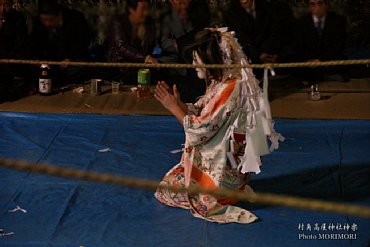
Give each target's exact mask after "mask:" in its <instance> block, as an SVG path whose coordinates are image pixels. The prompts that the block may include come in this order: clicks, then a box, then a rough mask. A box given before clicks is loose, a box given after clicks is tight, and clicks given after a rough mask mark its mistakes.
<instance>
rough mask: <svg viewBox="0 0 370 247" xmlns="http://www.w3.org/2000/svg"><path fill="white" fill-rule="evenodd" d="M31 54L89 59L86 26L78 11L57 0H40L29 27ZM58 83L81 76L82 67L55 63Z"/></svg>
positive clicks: (79, 78) (67, 81)
mask: <svg viewBox="0 0 370 247" xmlns="http://www.w3.org/2000/svg"><path fill="white" fill-rule="evenodd" d="M30 38H31V42H30V43H31V48H32V49H31V51H32V56H33V58H36V59H46V60H56V61H70V60H75V61H76V60H87V59H89V45H90V43H91V41H92V33H91V32H90V27H89V25H88V23H87V21H86V19H85V17H84V16H83V14H82V13H80V12H78V11H76V10H71V9H68V8H65V7H63V6H61V5H59V3H58V1H57V0H40V1H39V4H38V16H37V17H36V18H35V19H34V20H33V26H32V31H31V37H30ZM53 71H54V72H55V73H56V75H55V80H54V82H55V81H56V80H58V82H59V83H60V84H64V83H75V82H76V81H77V82H81V81H82V80H84V79H85V78H84V75H83V74H84V73H83V69H81V68H77V67H69V68H62V67H55V68H53Z"/></svg>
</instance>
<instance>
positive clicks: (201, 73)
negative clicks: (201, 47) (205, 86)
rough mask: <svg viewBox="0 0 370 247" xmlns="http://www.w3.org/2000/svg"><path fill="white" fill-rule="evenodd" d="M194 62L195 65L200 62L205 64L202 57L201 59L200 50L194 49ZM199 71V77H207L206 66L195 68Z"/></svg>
mask: <svg viewBox="0 0 370 247" xmlns="http://www.w3.org/2000/svg"><path fill="white" fill-rule="evenodd" d="M193 64H194V65H199V64H204V63H203V61H202V59H200V57H199V55H198V52H196V51H194V52H193ZM195 70H196V71H197V75H198V78H199V79H205V78H206V69H205V68H195Z"/></svg>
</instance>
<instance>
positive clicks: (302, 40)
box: [295, 0, 346, 81]
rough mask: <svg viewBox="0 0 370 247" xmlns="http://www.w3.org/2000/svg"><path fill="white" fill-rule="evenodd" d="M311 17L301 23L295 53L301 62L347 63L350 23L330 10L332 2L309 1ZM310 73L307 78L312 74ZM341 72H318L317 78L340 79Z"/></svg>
mask: <svg viewBox="0 0 370 247" xmlns="http://www.w3.org/2000/svg"><path fill="white" fill-rule="evenodd" d="M308 3H309V10H310V11H309V13H308V14H307V15H304V16H303V17H301V18H300V19H299V20H298V23H297V30H296V38H295V39H296V40H295V49H296V52H297V60H298V61H309V62H315V61H327V60H341V59H345V57H344V54H343V50H344V47H345V42H346V19H345V17H343V16H340V15H338V14H336V13H334V12H331V11H329V10H330V1H329V0H309V1H308ZM312 72H313V71H312V70H310V71H309V72H308V73H307V74H311V73H312ZM338 72H339V71H338V68H328V69H315V73H313V74H312V75H314V76H315V77H316V76H317V77H325V76H327V75H337V76H334V77H337V79H338V80H339V81H341V80H342V78H340V77H341V76H339V74H338Z"/></svg>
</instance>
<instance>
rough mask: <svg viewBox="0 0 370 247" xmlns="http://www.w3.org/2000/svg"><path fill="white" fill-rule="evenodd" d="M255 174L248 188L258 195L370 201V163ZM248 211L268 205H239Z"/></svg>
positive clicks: (340, 200)
mask: <svg viewBox="0 0 370 247" xmlns="http://www.w3.org/2000/svg"><path fill="white" fill-rule="evenodd" d="M257 177H258V175H255V176H254V178H255V179H253V177H252V180H251V183H250V185H251V187H252V188H253V189H254V190H255V191H257V192H265V193H274V194H282V195H291V196H297V197H304V198H313V199H321V200H328V201H335V202H346V203H348V202H352V201H356V200H357V199H364V198H369V195H370V187H369V181H370V166H369V164H356V165H350V166H346V165H339V164H338V165H333V166H329V167H321V168H317V169H308V170H303V171H301V172H299V173H293V174H287V175H280V176H276V177H273V178H265V179H258V178H257ZM239 205H240V206H242V207H245V208H248V209H249V210H252V211H253V210H254V209H260V208H268V207H272V206H271V205H269V206H268V205H263V204H259V203H246V202H240V203H239Z"/></svg>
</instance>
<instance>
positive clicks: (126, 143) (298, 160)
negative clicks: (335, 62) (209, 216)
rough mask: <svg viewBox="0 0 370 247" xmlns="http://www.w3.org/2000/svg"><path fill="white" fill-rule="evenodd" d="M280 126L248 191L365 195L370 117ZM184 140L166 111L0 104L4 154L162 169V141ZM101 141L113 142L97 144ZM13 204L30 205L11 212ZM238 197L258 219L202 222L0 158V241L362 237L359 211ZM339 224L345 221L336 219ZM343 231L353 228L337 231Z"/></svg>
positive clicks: (196, 242) (140, 196)
mask: <svg viewBox="0 0 370 247" xmlns="http://www.w3.org/2000/svg"><path fill="white" fill-rule="evenodd" d="M276 129H277V130H278V131H279V132H281V133H283V134H284V136H285V137H286V141H285V142H284V143H282V144H281V146H280V149H279V150H277V151H276V152H274V153H272V154H270V155H268V156H265V157H264V158H263V166H262V173H260V174H258V175H254V176H253V179H252V182H251V186H252V187H253V188H254V189H255V190H256V191H263V192H272V193H282V194H289V195H295V196H302V197H312V198H319V199H325V200H330V201H340V202H348V203H355V204H358V205H366V206H370V193H369V192H370V186H369V183H370V182H369V181H370V155H369V152H370V121H352V120H351V121H349V120H348V121H346V120H343V121H320V120H285V119H278V120H276ZM183 142H184V134H183V132H182V129H181V126H180V125H179V124H178V123H177V122H176V120H175V118H173V117H154V116H106V115H77V114H76V115H72V114H70V115H68V114H65V115H63V114H21V113H5V112H3V113H0V156H3V157H6V158H14V159H24V160H27V161H31V162H35V163H38V164H41V163H44V162H47V163H50V164H55V165H58V166H61V167H72V168H78V169H82V170H87V171H98V172H104V173H112V174H115V175H122V176H133V177H140V178H146V179H154V180H160V179H161V178H162V176H163V175H164V173H165V172H166V171H167V170H169V169H170V168H171V167H172V166H174V165H175V164H177V162H178V161H179V159H180V154H171V153H170V151H171V150H174V149H179V148H181V144H182V143H183ZM103 148H110V149H111V152H106V153H101V152H98V150H100V149H103ZM17 205H19V206H20V207H21V208H24V209H25V210H27V213H23V212H22V211H16V212H10V211H9V210H12V209H14V208H16V206H17ZM240 205H241V206H243V207H245V208H247V209H249V210H251V211H252V212H253V213H254V214H256V215H257V216H259V217H260V221H258V222H255V223H252V224H249V225H241V224H234V223H233V224H223V225H221V224H217V223H210V222H206V221H203V220H200V219H197V218H193V217H192V216H191V214H190V213H189V212H188V211H186V210H182V209H176V208H170V207H167V206H165V205H162V204H160V203H159V202H157V201H156V199H155V198H154V197H153V191H145V190H136V189H131V188H125V187H120V186H113V185H102V184H97V183H92V182H85V181H77V180H67V179H62V178H56V177H51V176H44V175H39V174H32V173H27V172H18V171H13V170H9V169H5V168H0V229H3V233H9V232H13V233H14V234H13V235H9V236H2V235H1V234H0V246H4V247H16V246H17V247H21V246H22V247H26V246H27V247H46V246H53V247H54V246H55V247H56V246H58V247H59V246H60V247H62V246H63V247H65V246H71V247H72V246H76V247H78V246H84V247H97V246H99V247H100V246H108V247H109V246H171V247H172V246H252V247H254V246H258V247H263V246H269V247H271V246H315V247H319V246H359V247H360V246H361V247H366V246H368V244H369V240H370V220H369V219H366V218H358V217H352V216H347V215H340V214H331V213H322V212H315V211H305V210H298V209H295V208H286V207H280V206H269V205H259V204H249V203H241V204H240ZM315 224H317V226H319V229H316V230H315V229H314V228H315ZM324 224H325V226H326V228H327V229H323V228H322V227H323V225H324ZM332 224H333V225H334V226H335V228H334V229H331V228H330V229H328V226H330V225H332ZM346 224H348V225H349V226H350V229H349V230H343V229H340V228H339V226H341V227H342V228H343V226H345V225H346ZM309 226H311V227H312V228H311V230H310V229H309ZM302 227H303V229H302ZM337 227H338V228H337ZM328 234H329V235H328ZM330 234H336V235H332V236H330ZM346 234H352V235H346ZM340 236H341V237H342V238H355V239H333V238H341V237H340ZM323 237H324V238H329V239H320V238H323ZM308 238H316V239H308ZM330 238H331V239H330Z"/></svg>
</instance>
